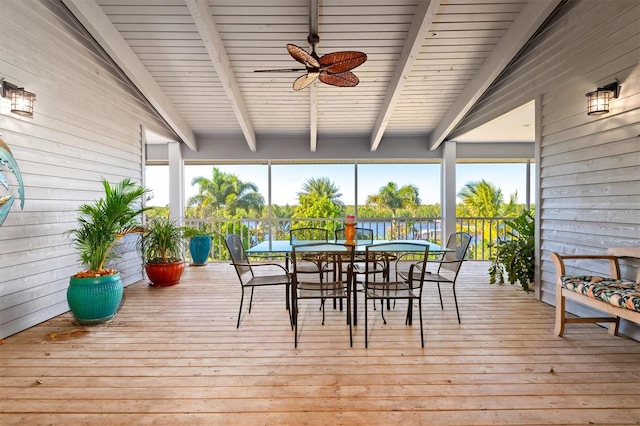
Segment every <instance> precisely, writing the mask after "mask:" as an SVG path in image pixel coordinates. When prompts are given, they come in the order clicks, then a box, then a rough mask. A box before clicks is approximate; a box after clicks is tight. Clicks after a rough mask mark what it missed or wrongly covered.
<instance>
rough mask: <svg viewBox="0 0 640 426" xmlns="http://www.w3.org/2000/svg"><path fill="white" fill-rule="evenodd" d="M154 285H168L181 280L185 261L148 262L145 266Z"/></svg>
mask: <svg viewBox="0 0 640 426" xmlns="http://www.w3.org/2000/svg"><path fill="white" fill-rule="evenodd" d="M144 269H145V271H146V272H147V277H148V278H149V281H151V283H150V284H149V285H150V286H152V287H167V286H172V285H176V284H178V283H179V282H180V277H181V276H182V272H183V271H184V262H182V261H180V262H174V263H147V264H146V265H145V267H144Z"/></svg>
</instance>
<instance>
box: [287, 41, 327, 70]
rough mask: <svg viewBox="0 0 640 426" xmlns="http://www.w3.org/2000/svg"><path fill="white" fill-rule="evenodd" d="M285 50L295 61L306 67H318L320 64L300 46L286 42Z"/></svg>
mask: <svg viewBox="0 0 640 426" xmlns="http://www.w3.org/2000/svg"><path fill="white" fill-rule="evenodd" d="M287 51H289V54H290V55H291V56H292V57H293V59H295V60H296V61H298V62H300V63H301V64H304V65H305V66H306V67H307V68H320V64H319V63H318V60H317V59H316V58H314V57H313V56H311V54H309V53H307V51H306V50H304V49H303V48H301V47H298V46H296V45H295V44H287Z"/></svg>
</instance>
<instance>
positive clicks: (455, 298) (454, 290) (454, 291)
mask: <svg viewBox="0 0 640 426" xmlns="http://www.w3.org/2000/svg"><path fill="white" fill-rule="evenodd" d="M453 301H454V302H455V304H456V314H457V315H458V324H460V311H459V310H458V298H457V297H456V284H455V283H454V284H453Z"/></svg>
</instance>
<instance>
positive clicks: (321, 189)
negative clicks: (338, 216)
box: [298, 177, 344, 208]
mask: <svg viewBox="0 0 640 426" xmlns="http://www.w3.org/2000/svg"><path fill="white" fill-rule="evenodd" d="M339 191H340V189H339V188H338V187H337V186H336V185H335V184H334V183H333V182H332V181H331V180H330V179H329V178H327V177H321V178H317V179H316V178H309V179H307V181H306V182H305V183H304V185H302V191H301V192H298V198H302V197H303V196H308V195H317V196H318V198H322V197H326V198H327V199H329V200H330V201H331V202H332V203H333V204H335V205H336V206H338V207H340V208H342V207H344V203H343V202H342V201H341V200H340V197H342V194H341V193H340V192H339Z"/></svg>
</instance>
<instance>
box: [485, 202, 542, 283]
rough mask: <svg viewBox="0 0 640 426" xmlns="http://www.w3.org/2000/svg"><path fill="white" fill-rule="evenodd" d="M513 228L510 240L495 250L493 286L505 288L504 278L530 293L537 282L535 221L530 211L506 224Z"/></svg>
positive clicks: (492, 275) (491, 280) (500, 242)
mask: <svg viewBox="0 0 640 426" xmlns="http://www.w3.org/2000/svg"><path fill="white" fill-rule="evenodd" d="M505 224H506V225H507V226H509V227H510V228H511V230H510V231H509V236H510V239H509V240H499V241H498V242H496V243H495V244H493V247H495V248H496V255H495V257H494V258H493V259H492V261H491V266H490V267H489V282H490V283H491V284H496V283H498V284H504V282H505V280H504V275H505V274H506V275H507V279H508V280H509V282H510V283H511V284H514V283H515V282H516V281H518V282H519V283H520V285H521V286H522V289H523V290H524V291H526V292H529V285H530V284H533V283H534V279H535V238H534V236H535V220H534V218H533V213H532V212H531V211H529V210H525V211H523V212H522V213H521V214H520V216H518V217H516V218H515V219H514V220H510V221H506V222H505Z"/></svg>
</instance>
